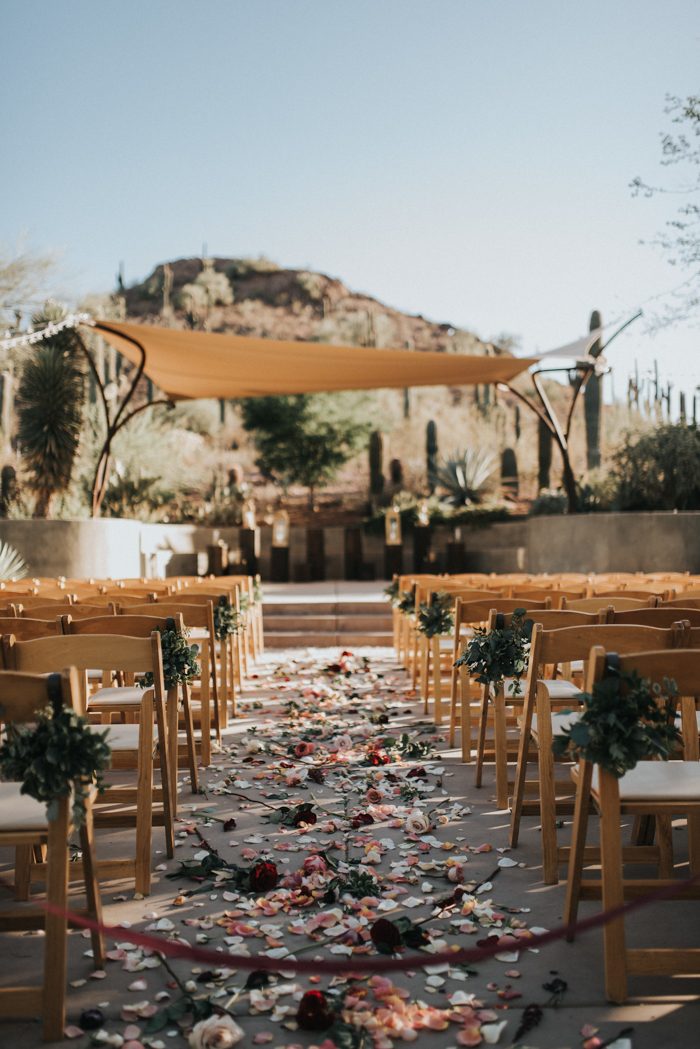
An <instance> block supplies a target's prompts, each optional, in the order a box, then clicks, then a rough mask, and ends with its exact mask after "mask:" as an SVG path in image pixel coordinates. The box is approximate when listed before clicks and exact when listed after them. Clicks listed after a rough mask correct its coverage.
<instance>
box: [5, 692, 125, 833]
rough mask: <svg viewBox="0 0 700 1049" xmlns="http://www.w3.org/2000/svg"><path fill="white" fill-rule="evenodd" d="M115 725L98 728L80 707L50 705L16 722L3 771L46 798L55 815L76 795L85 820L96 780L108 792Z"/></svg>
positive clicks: (76, 816)
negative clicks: (63, 801) (61, 801)
mask: <svg viewBox="0 0 700 1049" xmlns="http://www.w3.org/2000/svg"><path fill="white" fill-rule="evenodd" d="M108 734H109V729H106V730H105V731H104V732H95V731H94V730H93V729H92V728H91V727H90V725H89V724H88V721H87V719H86V718H83V717H80V715H78V714H76V712H75V711H74V710H71V709H70V708H67V707H62V708H61V709H59V710H55V711H54V710H52V708H51V707H47V708H46V709H45V710H44V711H42V712H41V713H40V714H39V715H38V717H37V719H36V722H35V723H34V724H33V725H22V726H17V725H10V726H9V727H8V729H7V736H6V738H5V741H4V743H3V744H2V747H0V774H2V776H3V777H4V778H5V779H8V780H13V781H15V782H19V783H21V784H22V788H21V789H22V794H28V795H29V796H30V797H31V798H35V799H36V801H43V802H46V805H47V814H48V818H49V819H53V818H54V816H55V811H56V804H57V802H58V801H59V799H60V798H66V797H70V796H71V795H72V798H73V822H74V825H75V826H76V827H80V826H82V823H83V821H84V819H85V798H86V796H87V791H88V789H89V787H90V785H94V786H96V787H97V790H98V791H99V792H100V793H102V792H103V791H104V789H105V785H104V783H103V779H102V773H103V772H104V771H105V769H107V768H108V767H109V761H110V753H111V752H110V748H109V746H108V744H107V742H106V740H107V736H108Z"/></svg>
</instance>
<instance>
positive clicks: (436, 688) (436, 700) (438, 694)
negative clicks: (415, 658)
mask: <svg viewBox="0 0 700 1049" xmlns="http://www.w3.org/2000/svg"><path fill="white" fill-rule="evenodd" d="M430 648H431V650H432V651H431V655H432V662H433V704H434V706H433V721H434V723H435V724H436V725H442V664H441V662H440V638H439V637H434V638H431V641H430Z"/></svg>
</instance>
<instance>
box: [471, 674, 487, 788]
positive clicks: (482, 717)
mask: <svg viewBox="0 0 700 1049" xmlns="http://www.w3.org/2000/svg"><path fill="white" fill-rule="evenodd" d="M481 689H482V691H481V710H480V711H479V736H478V739H477V744H476V769H475V775H474V786H475V787H480V786H481V778H482V776H483V772H484V751H485V750H486V724H487V722H488V719H489V686H488V685H482V686H481Z"/></svg>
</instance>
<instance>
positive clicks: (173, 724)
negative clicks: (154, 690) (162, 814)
mask: <svg viewBox="0 0 700 1049" xmlns="http://www.w3.org/2000/svg"><path fill="white" fill-rule="evenodd" d="M165 722H166V727H165V731H166V739H167V743H166V751H167V755H168V760H167V769H166V770H164V767H163V760H162V758H161V762H160V768H161V780H162V779H163V771H165V773H166V779H167V782H168V787H169V794H170V812H171V816H172V819H173V820H174V819H175V818H176V816H177V770H178V764H179V760H178V732H179V728H180V700H179V697H178V692H177V685H176V686H175V688H171V689H168V692H167V695H166V697H165ZM165 789H166V786H165V782H163V790H165Z"/></svg>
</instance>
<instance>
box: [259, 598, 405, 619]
mask: <svg viewBox="0 0 700 1049" xmlns="http://www.w3.org/2000/svg"><path fill="white" fill-rule="evenodd" d="M299 614H303V615H311V616H337V615H344V616H347V615H350V616H352V615H389V616H390V615H391V607H390V605H389V602H388V601H264V602H263V617H265V618H267V616H268V615H272V616H287V615H289V616H291V615H294V616H297V615H299Z"/></svg>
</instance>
